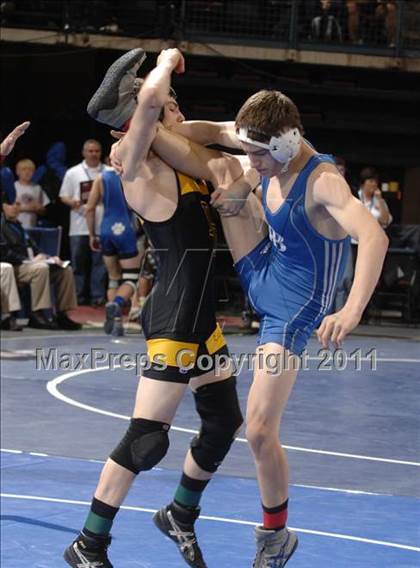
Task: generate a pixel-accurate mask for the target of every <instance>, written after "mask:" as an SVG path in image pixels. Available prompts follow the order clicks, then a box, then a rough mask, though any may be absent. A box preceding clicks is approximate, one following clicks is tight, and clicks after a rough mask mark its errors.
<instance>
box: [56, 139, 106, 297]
mask: <svg viewBox="0 0 420 568" xmlns="http://www.w3.org/2000/svg"><path fill="white" fill-rule="evenodd" d="M101 153H102V147H101V144H100V143H99V142H98V141H97V140H92V139H90V140H86V142H85V143H84V144H83V148H82V155H83V158H84V160H83V161H82V162H80V164H77V165H76V166H73V167H72V168H70V169H69V170H67V172H66V174H65V176H64V179H63V183H62V185H61V189H60V194H59V196H60V198H61V200H62V202H63V203H64V204H65V205H67V206H68V207H70V231H69V236H70V251H71V262H72V266H73V271H74V277H75V280H76V292H77V299H78V303H79V304H85V305H86V304H92V305H97V306H98V305H103V304H104V303H105V276H106V269H105V265H104V263H103V260H102V255H101V253H100V252H95V251H92V250H91V248H90V246H89V230H88V227H87V224H86V218H85V206H86V203H87V201H88V198H89V193H90V190H91V189H92V185H93V182H94V180H95V178H96V176H97V175H98V174H100V173H102V172H103V171H105V169H106V168H107V166H105V164H103V163H102V162H101ZM101 213H102V209H101V208H100V207H98V208H97V210H96V227H97V228H99V226H100V224H101V221H102V215H101Z"/></svg>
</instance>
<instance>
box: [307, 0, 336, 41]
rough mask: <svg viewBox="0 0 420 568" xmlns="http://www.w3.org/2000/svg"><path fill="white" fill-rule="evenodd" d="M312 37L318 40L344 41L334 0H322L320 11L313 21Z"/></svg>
mask: <svg viewBox="0 0 420 568" xmlns="http://www.w3.org/2000/svg"><path fill="white" fill-rule="evenodd" d="M311 39H313V40H318V41H331V42H341V41H343V34H342V32H341V26H340V23H339V21H338V18H337V15H336V13H335V11H334V9H333V6H332V0H320V13H319V15H317V16H315V18H314V19H313V20H312V23H311Z"/></svg>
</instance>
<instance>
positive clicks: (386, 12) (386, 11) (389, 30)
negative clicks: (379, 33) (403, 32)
mask: <svg viewBox="0 0 420 568" xmlns="http://www.w3.org/2000/svg"><path fill="white" fill-rule="evenodd" d="M376 13H377V15H378V17H382V18H383V20H384V28H385V35H386V39H387V42H388V45H389V47H395V42H396V35H397V15H398V5H397V2H395V1H393V2H389V1H378V7H377V9H376Z"/></svg>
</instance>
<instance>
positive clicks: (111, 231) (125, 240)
mask: <svg viewBox="0 0 420 568" xmlns="http://www.w3.org/2000/svg"><path fill="white" fill-rule="evenodd" d="M102 186H103V195H102V200H103V204H104V216H103V220H102V224H101V234H100V239H101V250H102V254H104V255H105V256H118V257H119V258H132V257H134V256H137V239H136V232H135V230H134V227H133V219H132V214H131V212H130V211H129V209H128V205H127V202H126V200H125V197H124V193H123V190H122V186H121V180H120V178H119V176H118V175H117V174H116V173H115V172H114V171H113V170H106V171H104V172H103V174H102Z"/></svg>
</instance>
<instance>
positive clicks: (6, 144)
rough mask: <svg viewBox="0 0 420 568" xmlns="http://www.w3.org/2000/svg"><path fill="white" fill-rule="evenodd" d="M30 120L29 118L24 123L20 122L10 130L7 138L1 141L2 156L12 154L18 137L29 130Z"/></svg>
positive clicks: (0, 150) (0, 152)
mask: <svg viewBox="0 0 420 568" xmlns="http://www.w3.org/2000/svg"><path fill="white" fill-rule="evenodd" d="M30 124H31V123H30V122H29V120H27V121H26V122H22V124H19V125H18V126H16V127H15V128H14V129H13V130H12V132H10V133H9V134H8V135H7V136H6V138H5V139H4V140H2V141H1V143H0V156H8V155H9V154H10V152H11V151H12V150H13V148H14V146H15V143H16V140H17V139H18V138H20V137H21V136H22V134H24V132H25V131H26V130H27V128H29V126H30Z"/></svg>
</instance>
